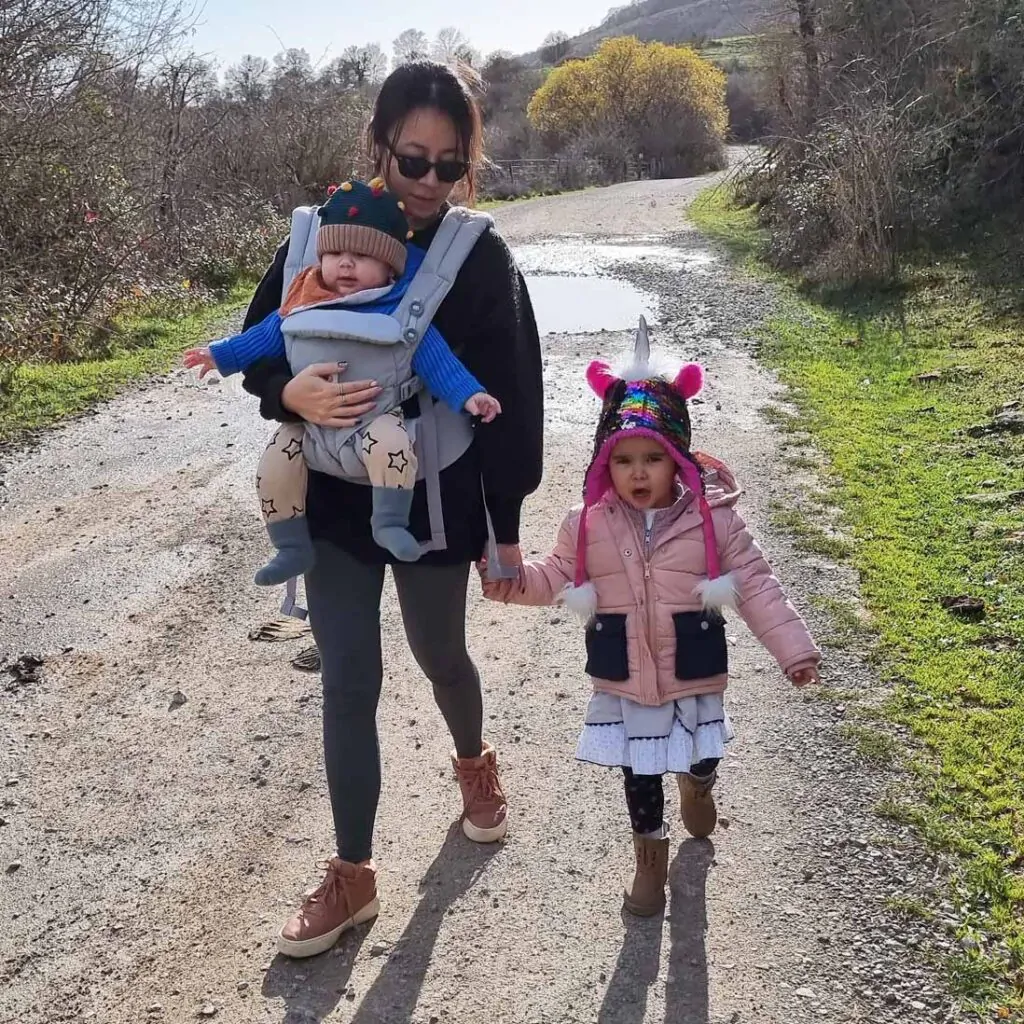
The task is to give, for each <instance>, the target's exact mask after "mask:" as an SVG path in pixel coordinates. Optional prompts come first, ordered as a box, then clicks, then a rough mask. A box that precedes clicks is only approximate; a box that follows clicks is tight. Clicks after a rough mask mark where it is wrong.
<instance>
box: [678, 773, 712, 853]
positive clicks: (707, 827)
mask: <svg viewBox="0 0 1024 1024" xmlns="http://www.w3.org/2000/svg"><path fill="white" fill-rule="evenodd" d="M717 778H718V772H717V771H715V772H712V773H711V774H710V775H707V776H704V777H701V776H699V775H690V773H689V772H680V773H679V774H678V775H677V776H676V779H677V780H678V782H679V810H680V812H681V813H682V816H683V826H684V827H685V829H686V831H687V832H689V833H690V835H691V836H693V838H694V839H707V837H708V836H709V835H711V833H712V832H714V831H715V825H717V824H718V808H717V807H715V796H714V794H713V793H712V792H711V790H712V789H713V788H714V785H715V779H717Z"/></svg>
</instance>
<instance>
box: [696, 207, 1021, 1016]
mask: <svg viewBox="0 0 1024 1024" xmlns="http://www.w3.org/2000/svg"><path fill="white" fill-rule="evenodd" d="M729 200H730V197H729V195H728V193H726V192H724V191H722V190H716V191H713V192H711V193H705V194H704V195H703V196H702V197H701V199H700V200H699V201H698V202H697V203H696V204H695V206H694V207H693V210H692V215H693V218H694V220H695V221H696V222H697V224H698V225H699V226H700V227H701V228H703V229H704V230H705V231H706V232H707V233H709V234H711V235H713V236H714V237H716V238H719V239H721V240H722V241H723V242H724V243H725V244H726V245H727V246H728V247H729V248H730V250H731V251H732V252H733V253H734V254H735V256H736V258H737V259H739V260H740V261H742V262H743V263H744V264H745V265H746V266H748V267H751V268H753V269H755V270H756V271H757V272H760V273H762V274H765V275H770V276H772V277H773V278H774V279H775V280H777V281H779V282H780V295H781V299H780V306H779V307H778V311H777V313H776V314H775V315H774V317H773V319H772V320H771V321H770V322H769V323H768V324H767V325H766V326H765V328H764V330H763V331H762V333H761V337H760V354H761V357H762V359H763V361H764V362H765V363H767V364H768V365H769V366H770V367H772V368H774V369H775V370H777V372H778V373H779V374H780V377H781V379H782V380H783V381H784V382H785V383H786V384H787V385H788V386H789V387H790V389H791V396H790V397H791V400H792V402H793V404H794V406H795V407H796V408H797V409H798V410H799V422H798V423H795V424H794V423H793V422H791V420H790V418H788V417H783V419H782V425H783V426H784V427H785V428H786V429H787V430H793V429H798V430H805V431H807V432H809V433H810V435H811V437H812V438H813V443H814V445H815V446H816V447H817V448H818V449H819V450H820V451H821V452H822V454H823V456H824V460H825V463H826V465H827V466H828V470H829V474H830V481H831V485H832V489H831V492H830V494H829V496H828V501H829V503H830V504H831V505H834V506H836V507H837V508H838V509H840V510H841V518H842V526H843V531H844V534H845V535H846V536H848V538H849V540H848V541H846V540H844V541H843V546H844V547H845V549H846V554H848V556H849V557H850V558H851V560H852V563H853V565H854V566H855V567H856V569H857V570H858V571H859V573H860V578H861V588H862V595H863V598H864V601H865V604H866V606H867V609H868V612H869V614H870V617H871V622H872V625H873V628H874V629H875V630H876V631H877V634H878V651H879V664H880V668H881V671H882V674H883V678H884V681H885V682H886V683H888V684H890V685H891V686H892V687H893V696H892V698H891V699H890V701H889V702H888V703H887V704H886V706H885V714H886V715H887V716H888V717H889V718H890V719H893V720H895V721H897V722H899V723H902V724H905V725H907V726H909V727H910V729H911V731H912V733H913V735H914V737H915V738H916V741H917V743H916V753H915V754H914V756H913V757H912V759H911V764H912V768H913V770H914V772H915V773H916V777H917V785H918V788H919V792H920V793H921V795H922V796H921V802H920V804H919V805H918V806H917V807H916V808H908V807H907V806H906V805H905V804H904V803H902V802H900V803H898V804H897V803H896V802H895V801H891V802H890V804H891V806H890V805H887V806H885V807H882V808H880V812H882V813H885V812H886V811H888V812H889V813H890V814H892V815H894V816H895V815H896V814H899V815H900V820H912V821H913V822H914V823H915V824H917V825H918V826H919V827H920V829H921V830H922V832H923V834H924V836H925V838H926V840H927V841H928V842H929V843H931V844H933V845H934V846H935V847H937V848H941V849H943V850H946V851H948V852H950V853H952V854H954V855H955V858H956V863H957V865H958V867H957V872H956V877H955V878H954V879H953V881H952V888H953V897H954V900H955V902H956V903H957V904H958V908H959V911H960V916H961V918H962V919H963V920H964V922H965V928H966V929H968V930H969V931H970V933H971V934H981V935H987V936H989V937H990V940H991V941H989V942H986V943H983V945H982V951H980V952H976V953H974V952H972V953H970V954H966V955H965V956H964V957H959V958H957V959H956V961H955V963H952V964H951V965H950V979H951V983H952V984H953V985H954V988H955V989H956V990H958V991H959V992H960V994H961V995H962V996H963V997H964V998H965V999H967V1000H968V1001H969V1002H971V1001H973V1005H975V1006H977V1007H979V1008H982V1009H984V1010H985V1011H987V1012H989V1013H991V1011H992V1010H994V1009H998V1008H1000V1007H1001V1008H1002V1009H1003V1010H1004V1011H1007V1012H1009V1013H1010V1014H1011V1017H1009V1018H1007V1017H1005V1016H1004V1017H1003V1018H1002V1019H1016V1015H1022V1014H1024V660H1022V652H1024V546H1022V545H1021V543H1020V539H1021V536H1022V530H1024V522H1022V519H1024V508H1022V507H1021V505H1020V504H1019V503H1018V502H1017V501H1016V500H1015V498H1014V497H1013V495H1014V492H1016V491H1020V490H1021V489H1024V437H1018V436H1012V435H1009V434H1003V435H996V436H990V437H982V438H973V437H970V436H969V435H968V434H967V433H966V430H967V428H969V427H971V426H973V425H975V424H979V423H986V422H988V421H989V420H990V418H991V416H992V414H993V412H994V410H995V409H996V408H998V407H999V406H1001V405H1002V404H1003V403H1006V402H1010V401H1015V400H1017V399H1018V398H1019V397H1020V395H1021V391H1022V388H1024V332H1022V316H1021V310H1022V307H1024V301H1022V294H1021V292H1020V290H1019V288H1017V286H1016V281H1014V280H1013V275H1014V274H1015V273H1016V269H1017V268H1018V267H1019V263H1018V262H1015V261H1011V260H1007V259H1006V253H1005V252H1002V253H1000V252H999V250H998V246H996V245H995V244H994V245H993V247H992V250H988V249H986V250H984V251H967V252H965V253H962V254H959V257H958V258H957V259H956V260H950V261H949V262H939V263H938V264H937V263H936V262H935V260H934V259H933V260H931V261H929V262H928V263H927V264H922V265H919V266H916V267H908V269H907V273H906V279H905V283H904V285H903V287H901V288H900V289H898V290H895V289H894V290H893V291H891V292H879V291H869V290H863V291H861V292H859V293H857V292H849V291H847V292H842V291H834V292H832V293H824V292H822V291H818V292H811V291H809V290H805V289H801V287H800V286H799V282H788V283H787V282H786V281H785V280H784V279H783V278H781V277H780V276H779V275H777V274H772V273H771V272H770V271H768V270H767V269H766V268H765V267H764V264H763V263H760V262H759V256H760V254H761V252H762V251H763V245H764V239H765V236H764V232H763V231H762V230H761V229H760V228H759V227H758V226H757V224H756V222H755V219H754V214H753V212H752V211H750V210H737V209H734V208H732V207H731V206H730V205H729ZM933 370H940V371H946V373H945V375H944V376H943V377H941V378H940V379H939V380H938V381H935V382H925V383H922V382H920V381H916V380H915V379H914V378H915V377H916V376H917V375H918V374H921V373H925V372H930V371H933ZM775 418H776V419H779V417H778V416H776V417H775ZM780 516H781V518H782V519H783V520H787V516H786V515H785V514H782V513H777V518H779V517H780ZM786 524H787V525H789V526H791V528H793V529H794V530H796V531H797V533H798V534H799V535H800V537H801V542H803V543H809V544H810V546H811V547H812V549H814V548H818V549H819V550H820V549H821V547H822V541H821V538H820V537H818V535H817V534H815V533H814V531H815V530H816V529H818V528H816V527H812V526H810V525H809V524H808V523H807V522H806V520H805V518H804V517H803V516H802V515H800V514H789V515H788V520H787V523H786ZM819 532H821V531H820V530H819ZM959 594H969V595H971V596H974V597H979V598H982V599H983V600H984V601H985V606H986V615H985V617H984V619H983V620H981V621H978V622H970V621H964V620H961V619H958V618H956V617H954V616H953V615H952V614H950V612H948V611H946V610H945V609H944V608H943V607H942V606H941V603H940V599H941V598H942V597H944V596H946V595H959ZM1018 644H1019V645H1021V646H1020V647H1018ZM854 738H855V740H857V741H858V742H864V743H868V744H869V745H872V744H874V741H873V740H871V741H868V740H867V739H866V738H865V737H864V736H863V735H861V736H859V737H854ZM872 749H874V747H872Z"/></svg>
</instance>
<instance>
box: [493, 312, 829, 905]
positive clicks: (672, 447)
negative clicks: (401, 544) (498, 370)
mask: <svg viewBox="0 0 1024 1024" xmlns="http://www.w3.org/2000/svg"><path fill="white" fill-rule="evenodd" d="M637 350H638V351H637V358H636V359H635V360H634V364H633V366H632V367H631V368H630V369H629V370H628V371H627V372H625V373H624V374H622V375H621V376H617V375H615V374H613V373H612V371H611V370H610V368H609V367H608V365H607V364H606V363H601V362H594V363H592V364H591V365H590V367H589V369H588V371H587V380H588V382H589V383H590V386H591V387H592V388H593V389H594V391H595V392H596V393H597V394H598V395H599V396H600V397H601V398H602V399H603V402H604V405H603V409H602V412H601V417H600V421H599V423H598V428H597V438H596V443H595V446H594V455H593V459H592V461H591V464H590V467H589V469H588V470H587V475H586V481H585V486H584V505H583V507H582V508H581V509H576V510H574V511H571V512H570V513H569V515H568V516H567V517H566V519H565V522H564V523H563V524H562V528H561V531H560V533H559V536H558V541H557V544H556V546H555V550H554V552H553V553H552V554H551V555H549V556H548V557H547V558H545V559H543V560H540V561H534V562H528V563H526V564H525V565H524V566H523V571H522V575H521V578H520V580H519V581H518V582H516V581H511V580H510V581H500V582H499V581H489V580H487V579H486V578H484V581H483V589H484V594H485V596H486V597H488V598H490V599H492V600H498V601H505V602H508V601H511V602H514V603H516V604H531V605H548V604H553V603H556V602H564V603H565V604H566V605H567V606H568V607H569V608H570V609H572V610H573V611H575V612H577V613H579V614H580V615H581V617H583V618H584V619H585V620H586V621H587V628H586V651H587V665H586V671H587V674H588V675H590V676H591V679H592V682H593V686H594V695H593V697H592V698H591V700H590V703H589V705H588V708H587V713H586V720H585V724H584V727H583V732H582V735H581V736H580V740H579V744H578V747H577V751H576V756H577V758H579V759H580V760H581V761H590V762H592V763H594V764H599V765H606V766H613V767H621V769H622V772H623V775H624V777H625V789H626V805H627V807H628V809H629V817H630V822H631V823H632V827H633V844H634V848H635V853H636V874H635V877H634V879H633V883H632V885H631V887H630V888H629V890H628V891H627V892H626V894H625V908H626V909H627V910H628V911H629V912H630V913H633V914H637V915H641V916H649V915H653V914H656V913H658V912H659V911H661V910H662V909H663V908H664V905H665V883H666V880H667V876H668V860H669V838H668V828H667V826H666V825H665V822H664V794H663V790H662V778H661V777H662V775H664V774H665V773H666V772H673V773H675V774H676V776H677V779H678V784H679V793H680V799H681V805H682V806H681V810H682V819H683V825H684V827H685V828H686V830H687V831H688V832H689V833H690V834H691V835H692V836H695V837H696V838H706V837H707V836H709V835H710V834H711V833H712V831H713V830H714V828H715V824H716V822H717V819H718V816H717V811H716V808H715V802H714V797H713V795H712V787H713V786H714V784H715V779H716V775H717V768H718V763H719V760H720V758H721V757H722V756H723V755H724V752H725V744H726V743H727V742H728V741H729V740H730V739H731V738H732V729H731V727H730V725H729V719H728V716H727V715H726V713H725V708H724V704H723V699H722V696H723V692H724V690H725V687H726V682H727V660H728V644H727V643H726V635H725V619H724V618H723V616H722V612H721V610H722V608H723V607H725V606H727V605H732V606H733V607H735V609H736V611H737V612H738V613H739V614H740V615H741V616H742V617H743V619H744V621H746V623H747V624H748V625H749V626H750V628H751V630H752V631H753V633H754V634H755V636H756V637H757V638H758V640H759V641H760V642H761V643H762V644H764V646H765V647H766V648H767V649H768V651H769V652H770V653H771V654H772V655H773V656H774V658H775V660H776V661H777V662H778V663H779V665H780V667H781V669H782V671H783V672H784V673H785V674H786V675H787V676H788V677H789V679H790V680H791V681H792V682H793V683H794V684H795V685H797V686H803V685H806V684H807V683H810V682H816V681H817V680H818V671H817V666H818V664H819V662H820V654H819V652H818V649H817V648H816V647H815V645H814V642H813V641H812V640H811V637H810V635H809V634H808V631H807V627H806V626H805V625H804V622H803V620H802V619H801V618H800V616H799V615H798V614H797V612H796V610H795V609H794V608H793V606H792V605H791V604H790V603H789V601H788V600H787V598H786V595H785V594H784V593H783V590H782V587H781V585H780V584H779V581H778V580H777V579H776V578H775V576H774V575H773V573H772V569H771V567H770V566H769V564H768V562H767V561H766V560H765V558H764V555H763V554H762V553H761V550H760V548H759V547H758V546H757V543H756V542H755V540H754V538H753V537H752V536H751V535H750V533H749V532H748V530H747V528H746V526H745V525H744V522H743V520H742V519H741V518H740V516H739V513H738V512H736V510H735V505H736V502H737V499H738V497H739V493H740V492H739V488H738V487H737V484H736V481H735V479H734V478H733V476H732V474H731V473H730V472H729V470H728V469H727V468H726V467H725V466H724V465H723V464H722V463H721V462H719V461H718V460H716V459H713V458H711V457H709V456H707V455H703V454H701V453H700V452H695V451H691V450H690V418H689V413H688V410H687V405H686V400H687V399H689V398H692V397H693V396H694V395H696V394H697V393H698V392H699V391H700V389H701V386H702V384H703V372H702V370H701V368H700V367H699V366H696V365H693V364H690V365H687V366H684V367H683V368H682V370H680V372H679V373H678V375H675V376H665V375H662V374H660V373H657V372H655V371H654V370H653V369H652V368H651V367H650V365H649V364H650V360H649V352H648V348H647V341H646V327H645V325H644V324H643V323H642V322H641V327H640V335H639V336H638V340H637ZM481 575H482V576H483V573H481Z"/></svg>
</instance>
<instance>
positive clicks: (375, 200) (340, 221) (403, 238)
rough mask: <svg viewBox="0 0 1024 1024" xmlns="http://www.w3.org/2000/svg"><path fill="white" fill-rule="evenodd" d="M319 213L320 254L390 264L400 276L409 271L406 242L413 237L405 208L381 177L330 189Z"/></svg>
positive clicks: (317, 234)
mask: <svg viewBox="0 0 1024 1024" xmlns="http://www.w3.org/2000/svg"><path fill="white" fill-rule="evenodd" d="M328 194H329V198H328V200H327V202H326V203H324V205H323V206H321V207H320V209H319V210H318V211H317V213H318V215H319V217H320V227H319V229H318V230H317V233H316V254H317V256H323V255H324V253H329V252H331V253H337V252H352V253H357V254H359V255H360V256H371V257H373V258H374V259H377V260H381V261H382V262H383V263H386V264H387V265H388V266H389V267H391V269H392V270H393V271H394V272H395V274H396V275H397V276H398V277H401V276H402V273H403V271H404V270H405V257H406V248H405V246H406V242H407V241H408V240H409V239H410V238H412V232H411V231H410V230H409V222H408V221H407V220H406V218H405V205H404V204H403V203H401V202H399V201H398V200H397V199H396V198H395V197H394V196H393V195H392V194H391V193H390V192H388V191H386V190H385V188H384V182H383V180H382V179H381V178H374V179H373V181H370V182H363V181H346V182H344V184H342V185H338V186H337V187H336V188H335V187H333V186H332V187H331V188H330V189H328Z"/></svg>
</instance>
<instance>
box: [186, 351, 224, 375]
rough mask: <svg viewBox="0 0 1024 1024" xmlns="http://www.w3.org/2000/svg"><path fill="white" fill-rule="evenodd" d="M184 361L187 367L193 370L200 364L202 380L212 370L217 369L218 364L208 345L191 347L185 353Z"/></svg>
mask: <svg viewBox="0 0 1024 1024" xmlns="http://www.w3.org/2000/svg"><path fill="white" fill-rule="evenodd" d="M182 362H183V363H184V364H185V366H186V368H187V369H189V370H191V369H193V368H194V367H196V366H198V367H199V368H200V369H199V379H200V380H202V379H203V378H204V377H205V376H206V375H207V374H208V373H209V372H210V371H211V370H216V369H217V364H216V363H215V362H214V361H213V356H212V355H211V354H210V350H209V348H207V347H203V348H190V349H189V350H188V351H187V352H186V353H185V355H184V358H183V359H182Z"/></svg>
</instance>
